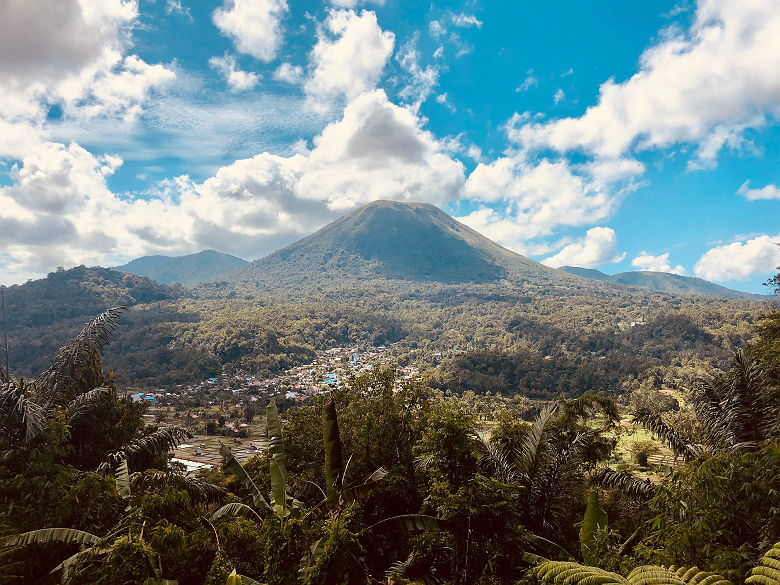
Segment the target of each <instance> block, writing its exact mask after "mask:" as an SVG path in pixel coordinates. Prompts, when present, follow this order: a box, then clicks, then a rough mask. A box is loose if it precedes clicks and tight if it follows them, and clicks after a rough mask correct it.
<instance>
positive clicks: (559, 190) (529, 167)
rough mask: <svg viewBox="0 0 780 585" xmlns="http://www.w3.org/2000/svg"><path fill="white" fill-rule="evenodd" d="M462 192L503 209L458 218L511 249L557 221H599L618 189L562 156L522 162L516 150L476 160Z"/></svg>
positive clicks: (559, 223)
mask: <svg viewBox="0 0 780 585" xmlns="http://www.w3.org/2000/svg"><path fill="white" fill-rule="evenodd" d="M465 195H466V196H467V197H471V198H474V199H476V200H479V201H484V202H487V203H492V204H494V206H495V207H497V208H500V209H501V210H502V212H501V213H498V212H496V211H494V210H493V209H490V208H486V209H487V211H486V210H481V211H477V212H475V213H473V214H471V215H470V216H466V217H465V218H462V220H461V221H463V222H464V223H466V224H467V225H469V226H470V227H472V228H474V229H476V230H477V231H480V232H481V233H484V234H485V235H487V236H488V237H490V238H493V239H495V240H497V241H499V242H501V243H502V244H504V245H506V246H508V247H510V248H512V249H519V248H521V247H522V246H523V242H524V241H526V240H530V239H532V238H538V237H542V236H548V235H550V234H551V233H553V232H554V230H555V229H556V228H558V227H560V226H584V225H587V224H593V223H595V222H598V221H600V220H603V219H605V218H606V217H608V216H609V214H610V213H611V212H612V210H613V209H614V207H615V206H616V204H617V202H618V200H619V194H618V193H613V192H611V191H609V190H608V189H606V188H605V186H604V185H601V184H600V183H599V182H598V181H595V180H593V179H592V178H591V177H590V176H588V174H587V173H582V172H579V171H578V170H577V169H574V168H572V166H571V165H570V164H569V163H568V162H566V161H564V160H561V161H550V160H546V159H545V160H541V161H527V160H525V159H524V158H523V157H522V156H521V155H520V154H516V155H515V156H505V157H501V158H499V159H496V160H495V161H493V162H491V163H487V164H486V163H480V164H479V165H477V168H476V169H474V171H473V172H472V173H471V175H470V176H469V178H468V180H467V181H466V187H465Z"/></svg>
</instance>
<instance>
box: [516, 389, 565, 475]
mask: <svg viewBox="0 0 780 585" xmlns="http://www.w3.org/2000/svg"><path fill="white" fill-rule="evenodd" d="M556 409H557V405H555V404H548V405H547V406H545V407H544V408H543V409H542V412H540V413H539V416H538V417H537V418H536V420H535V421H534V422H533V424H532V425H531V428H529V429H528V432H527V433H526V434H525V436H524V437H523V441H522V443H521V444H520V447H519V453H518V464H517V466H518V469H519V470H520V471H521V472H522V473H523V474H525V475H526V476H532V475H533V474H534V470H535V469H536V467H537V465H538V462H539V459H540V455H541V451H542V446H543V445H544V442H545V441H544V438H545V434H546V433H545V431H546V430H547V427H548V425H549V424H550V422H551V420H552V416H553V414H554V413H555V411H556Z"/></svg>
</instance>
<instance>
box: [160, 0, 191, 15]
mask: <svg viewBox="0 0 780 585" xmlns="http://www.w3.org/2000/svg"><path fill="white" fill-rule="evenodd" d="M165 13H166V14H174V13H176V14H181V15H182V16H186V17H187V18H188V19H189V20H192V13H191V12H190V9H189V7H188V6H182V3H181V0H165Z"/></svg>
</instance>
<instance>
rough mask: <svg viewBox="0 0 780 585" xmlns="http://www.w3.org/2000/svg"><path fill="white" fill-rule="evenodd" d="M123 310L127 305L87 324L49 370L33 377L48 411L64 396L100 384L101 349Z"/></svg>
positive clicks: (101, 371)
mask: <svg viewBox="0 0 780 585" xmlns="http://www.w3.org/2000/svg"><path fill="white" fill-rule="evenodd" d="M126 309H127V307H126V306H120V307H113V308H111V309H108V310H107V311H105V312H104V313H102V314H100V315H98V316H97V317H96V318H94V319H93V320H92V321H90V322H89V323H87V324H86V325H85V326H84V328H83V329H82V330H81V332H80V333H79V334H78V335H77V336H76V337H74V338H73V339H71V340H70V341H69V342H68V343H67V344H65V345H64V346H63V347H62V348H60V350H59V351H58V352H57V357H56V358H55V359H54V363H53V364H52V365H51V366H50V367H49V369H47V370H46V371H45V372H43V373H42V374H41V375H40V376H38V378H36V380H35V382H34V385H35V387H36V389H37V390H38V392H39V393H40V395H41V403H42V404H43V405H45V407H46V409H47V410H48V409H49V408H51V407H52V406H53V405H56V404H57V403H58V402H59V400H60V398H61V397H62V396H63V395H66V394H73V395H78V394H82V393H83V392H86V391H88V390H92V389H93V388H95V387H97V386H101V385H102V384H103V381H104V375H103V358H102V356H103V349H104V348H105V347H106V346H107V345H108V344H109V342H110V336H111V334H112V333H113V332H114V330H115V329H116V327H117V321H118V319H119V316H120V315H121V314H122V313H123V312H124V311H125V310H126Z"/></svg>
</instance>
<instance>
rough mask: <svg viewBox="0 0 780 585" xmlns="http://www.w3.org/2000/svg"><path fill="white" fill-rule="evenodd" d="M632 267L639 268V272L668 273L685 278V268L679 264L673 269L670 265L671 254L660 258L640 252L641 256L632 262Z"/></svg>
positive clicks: (666, 253)
mask: <svg viewBox="0 0 780 585" xmlns="http://www.w3.org/2000/svg"><path fill="white" fill-rule="evenodd" d="M631 266H635V267H636V268H639V270H647V271H650V272H668V273H670V274H678V275H680V276H685V268H683V267H682V266H681V265H679V264H678V265H677V266H675V267H672V266H671V265H670V264H669V252H665V253H663V254H660V255H659V256H653V255H652V254H648V253H647V252H640V253H639V256H637V257H636V258H634V259H633V260H631Z"/></svg>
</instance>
